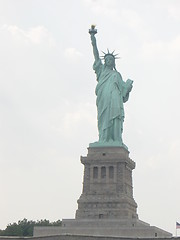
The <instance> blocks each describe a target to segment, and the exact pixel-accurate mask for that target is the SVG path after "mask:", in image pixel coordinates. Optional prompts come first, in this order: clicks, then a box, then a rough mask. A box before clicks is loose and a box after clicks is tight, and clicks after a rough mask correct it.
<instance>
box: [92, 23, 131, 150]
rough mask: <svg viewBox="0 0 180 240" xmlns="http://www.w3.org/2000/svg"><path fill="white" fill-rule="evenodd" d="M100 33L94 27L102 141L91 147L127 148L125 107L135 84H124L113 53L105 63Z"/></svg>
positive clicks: (93, 39) (97, 94) (108, 54)
mask: <svg viewBox="0 0 180 240" xmlns="http://www.w3.org/2000/svg"><path fill="white" fill-rule="evenodd" d="M96 33H97V30H96V29H95V28H94V26H93V28H91V29H90V30H89V34H90V35H91V42H92V46H93V54H94V58H95V62H94V65H93V69H94V71H95V73H96V76H97V82H98V83H97V86H96V91H95V92H96V96H97V99H96V105H97V114H98V131H99V141H97V142H94V143H90V147H102V146H103V147H106V146H107V147H108V146H111V147H112V146H115V147H117V146H123V147H125V148H127V147H126V146H125V145H124V143H123V140H122V132H123V122H124V106H123V103H125V102H126V101H128V99H129V93H130V91H131V90H132V84H133V81H132V80H130V79H128V80H127V81H126V82H125V81H123V79H122V77H121V74H120V73H119V72H118V71H117V70H116V67H115V59H116V55H114V54H113V53H110V52H109V50H108V52H107V53H105V54H104V56H103V58H104V63H102V61H101V58H100V56H99V51H98V48H97V43H96V38H95V34H96Z"/></svg>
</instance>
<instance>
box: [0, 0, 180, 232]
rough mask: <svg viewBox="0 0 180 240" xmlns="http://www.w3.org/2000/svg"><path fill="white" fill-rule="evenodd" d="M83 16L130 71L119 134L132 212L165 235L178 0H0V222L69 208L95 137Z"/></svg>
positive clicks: (172, 157)
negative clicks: (126, 156) (128, 161)
mask: <svg viewBox="0 0 180 240" xmlns="http://www.w3.org/2000/svg"><path fill="white" fill-rule="evenodd" d="M91 24H96V25H97V29H98V34H97V35H96V36H97V43H98V47H99V50H100V51H101V50H102V51H106V49H107V48H109V49H110V51H111V50H112V51H113V50H114V49H115V50H116V53H119V56H120V57H121V58H120V59H119V60H117V62H116V68H117V70H118V71H119V72H120V73H121V74H122V77H123V79H124V80H126V79H127V78H130V79H133V80H134V87H133V90H132V92H131V96H130V98H129V101H128V102H127V103H125V114H126V117H125V123H124V133H123V139H124V143H125V144H126V145H127V146H128V148H129V151H130V157H131V158H132V159H133V160H134V161H135V162H136V169H135V170H134V171H133V185H134V198H135V201H136V202H137V204H138V214H139V218H140V219H141V220H143V221H145V222H148V223H150V224H151V225H154V226H157V227H160V228H162V229H165V230H167V231H170V232H172V233H173V234H175V222H176V221H180V190H179V183H180V153H179V152H180V126H179V124H180V110H179V109H180V108H179V104H180V94H179V91H180V27H179V26H180V1H179V0H76V1H74V0H26V1H25V0H0V191H1V200H0V229H4V228H5V227H6V226H7V224H9V223H13V222H17V221H18V220H22V219H23V218H27V219H28V220H40V219H45V218H46V219H49V220H50V221H56V220H58V219H62V218H74V217H75V211H76V209H77V203H76V202H77V200H78V198H79V196H80V194H81V191H82V180H83V166H82V164H81V163H80V156H81V155H82V156H85V155H86V154H87V147H88V145H89V143H91V142H94V141H96V140H97V139H98V133H97V121H96V118H97V115H96V105H95V101H96V97H95V93H94V89H95V86H96V76H95V74H94V72H93V70H92V64H93V54H92V47H91V43H90V36H89V34H88V29H89V28H90V25H91ZM179 235H180V232H179Z"/></svg>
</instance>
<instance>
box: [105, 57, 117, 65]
mask: <svg viewBox="0 0 180 240" xmlns="http://www.w3.org/2000/svg"><path fill="white" fill-rule="evenodd" d="M105 64H106V66H108V67H110V68H113V67H114V65H115V60H114V57H112V56H111V55H109V56H107V57H106V58H105Z"/></svg>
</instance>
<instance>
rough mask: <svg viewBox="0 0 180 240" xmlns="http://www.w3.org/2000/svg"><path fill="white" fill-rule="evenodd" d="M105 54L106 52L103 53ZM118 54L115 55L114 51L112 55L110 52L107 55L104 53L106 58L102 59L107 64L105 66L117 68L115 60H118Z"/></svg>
mask: <svg viewBox="0 0 180 240" xmlns="http://www.w3.org/2000/svg"><path fill="white" fill-rule="evenodd" d="M103 53H104V52H103ZM117 55H118V54H114V51H113V52H112V53H110V52H109V50H108V52H107V53H104V56H102V58H103V59H104V62H105V65H106V66H108V67H110V68H112V69H113V68H114V69H116V68H115V59H117V57H116V56H117Z"/></svg>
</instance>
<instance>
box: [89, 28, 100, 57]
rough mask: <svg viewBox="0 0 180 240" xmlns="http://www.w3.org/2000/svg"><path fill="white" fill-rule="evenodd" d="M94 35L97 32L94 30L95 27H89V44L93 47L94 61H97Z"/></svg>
mask: <svg viewBox="0 0 180 240" xmlns="http://www.w3.org/2000/svg"><path fill="white" fill-rule="evenodd" d="M96 33H97V30H96V29H95V25H91V29H89V34H90V35H91V43H92V46H93V54H94V58H95V61H97V60H98V59H99V51H98V48H97V43H96V38H95V34H96Z"/></svg>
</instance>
